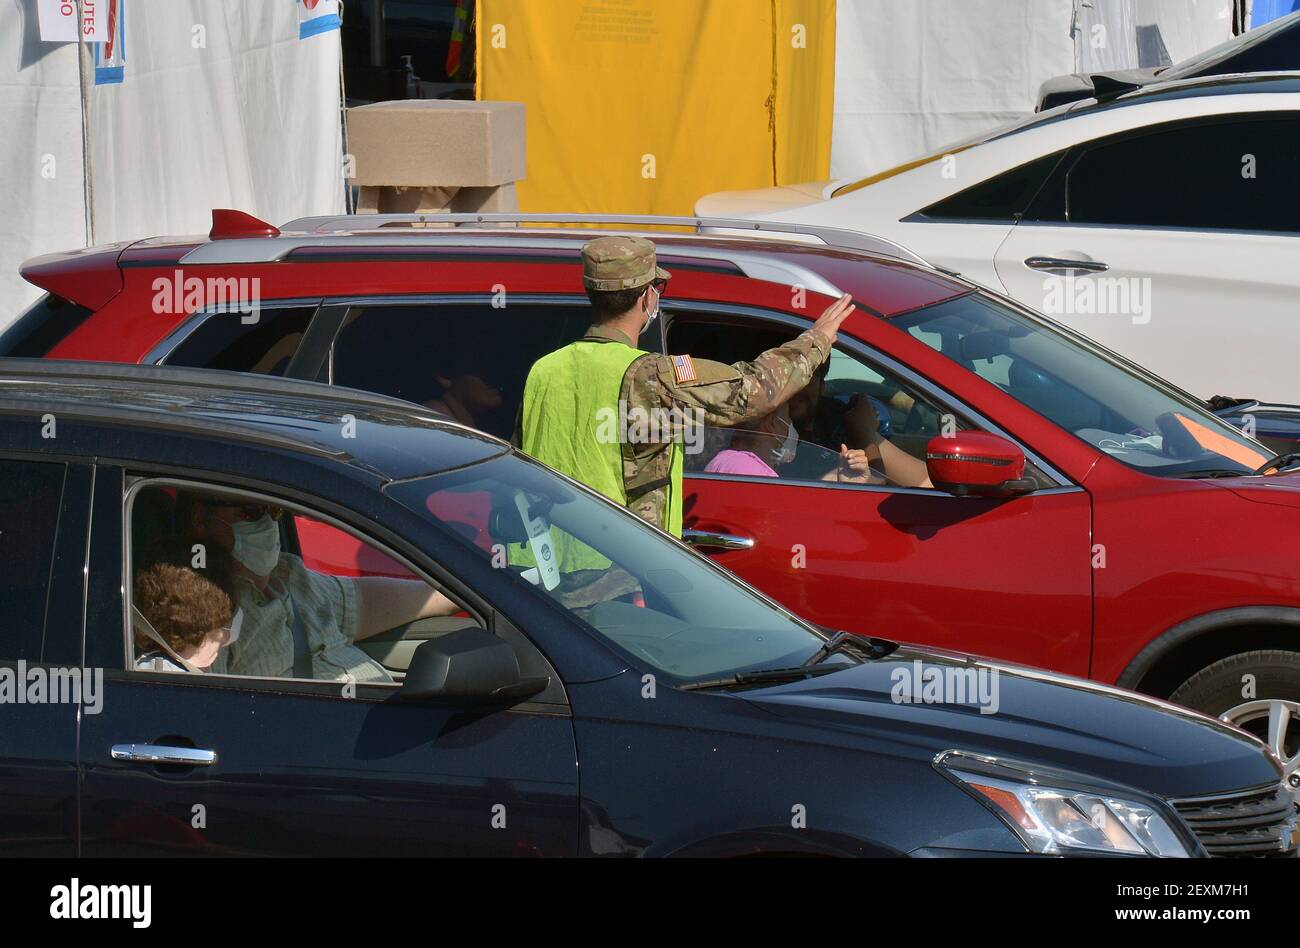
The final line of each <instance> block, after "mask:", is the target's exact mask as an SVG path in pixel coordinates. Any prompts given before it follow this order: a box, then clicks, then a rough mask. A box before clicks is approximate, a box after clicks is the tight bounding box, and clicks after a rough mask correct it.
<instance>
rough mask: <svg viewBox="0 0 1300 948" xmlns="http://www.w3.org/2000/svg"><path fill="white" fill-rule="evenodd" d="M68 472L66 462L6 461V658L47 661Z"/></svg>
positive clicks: (2, 587) (2, 476)
mask: <svg viewBox="0 0 1300 948" xmlns="http://www.w3.org/2000/svg"><path fill="white" fill-rule="evenodd" d="M65 471H66V467H65V466H64V465H62V464H47V463H41V462H34V461H0V602H3V603H4V622H3V625H0V661H15V660H17V659H26V660H28V661H34V662H39V661H42V660H43V655H42V653H43V640H44V633H45V610H46V607H47V605H48V601H49V588H50V571H51V568H52V563H53V557H54V542H55V535H56V533H57V531H58V525H59V510H60V506H61V500H62V495H63V478H64V474H65Z"/></svg>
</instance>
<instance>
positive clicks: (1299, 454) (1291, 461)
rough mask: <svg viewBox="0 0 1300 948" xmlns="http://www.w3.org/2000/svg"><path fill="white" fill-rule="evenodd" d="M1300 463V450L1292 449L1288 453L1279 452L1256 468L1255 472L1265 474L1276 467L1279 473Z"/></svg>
mask: <svg viewBox="0 0 1300 948" xmlns="http://www.w3.org/2000/svg"><path fill="white" fill-rule="evenodd" d="M1297 464H1300V451H1291V452H1289V453H1287V454H1279V455H1278V456H1277V457H1275V458H1273V460H1271V461H1268V462H1266V463H1265V464H1262V465H1260V466H1259V467H1257V468H1255V470H1254V471H1253V472H1252V473H1254V474H1264V473H1267V472H1268V471H1271V470H1274V469H1276V470H1277V472H1278V473H1279V474H1281V473H1282V471H1283V470H1285V469H1286V468H1288V467H1295V466H1296V465H1297Z"/></svg>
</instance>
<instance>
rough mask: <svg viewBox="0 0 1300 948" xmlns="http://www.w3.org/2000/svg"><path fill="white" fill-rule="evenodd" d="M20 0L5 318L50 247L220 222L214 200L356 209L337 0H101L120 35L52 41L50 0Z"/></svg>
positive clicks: (11, 72) (2, 152) (3, 113)
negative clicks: (329, 0)
mask: <svg viewBox="0 0 1300 948" xmlns="http://www.w3.org/2000/svg"><path fill="white" fill-rule="evenodd" d="M14 2H15V3H16V6H17V11H16V12H15V11H14V9H13V6H14V3H11V4H10V5H8V7H7V8H6V9H5V11H4V13H3V14H0V88H2V89H3V91H2V92H0V122H3V127H4V129H5V135H4V136H3V138H0V162H3V165H0V167H4V168H6V169H7V170H8V171H9V175H8V178H7V180H6V182H5V187H4V188H3V191H0V328H2V327H3V326H5V325H7V324H8V323H9V322H10V321H12V320H13V318H14V317H16V316H17V315H18V314H19V313H20V312H21V311H22V310H23V309H24V308H25V307H26V306H27V305H28V304H29V303H30V302H31V301H32V300H34V299H35V298H36V297H37V296H38V295H39V291H38V290H37V289H36V288H35V287H33V286H31V285H30V284H28V283H26V282H25V281H23V280H22V278H21V277H19V275H18V266H19V264H20V263H21V262H22V261H23V260H25V259H27V258H29V257H32V256H35V255H37V254H41V253H48V252H52V251H62V250H71V249H75V248H77V247H81V246H85V245H87V244H99V243H110V242H113V241H118V240H132V239H137V238H140V237H145V236H149V235H153V234H160V233H167V234H197V233H206V232H207V230H208V228H209V226H210V224H211V210H212V208H214V207H234V208H238V209H240V210H245V211H248V212H250V213H253V214H256V215H258V216H260V217H264V218H265V219H267V220H270V221H273V222H279V221H285V220H290V219H292V218H295V217H302V216H305V215H309V214H336V213H342V212H343V210H344V190H343V176H342V164H341V163H342V151H343V147H342V126H341V121H340V102H341V99H340V90H339V68H340V44H339V32H338V29H337V28H336V24H337V19H335V20H334V21H333V22H334V24H335V26H334V27H333V28H331V25H330V23H329V21H328V20H323V19H322V18H321V17H320V16H319V15H318V11H320V10H321V9H322V8H327V5H326V4H323V3H322V4H313V5H312V7H313V12H312V13H310V14H307V13H303V12H299V11H297V10H295V5H294V4H288V3H268V2H266V0H99V5H100V7H101V8H104V7H107V6H109V5H110V3H111V5H112V7H113V10H112V13H113V18H114V20H115V26H116V31H115V37H114V40H113V46H111V47H109V46H106V45H103V44H97V45H90V46H83V47H81V48H80V49H79V48H78V47H77V45H75V44H71V43H53V42H45V41H42V39H41V32H40V26H39V20H38V6H39V4H40V2H41V0H14ZM296 6H297V7H299V8H302V9H303V10H305V9H306V5H305V4H303V3H301V2H299V3H298V4H296ZM307 17H311V18H313V19H307ZM304 24H306V25H304ZM79 52H80V61H79ZM119 66H120V69H119V68H118V67H119ZM83 102H84V106H85V116H84V118H85V124H84V136H83V114H82V107H83Z"/></svg>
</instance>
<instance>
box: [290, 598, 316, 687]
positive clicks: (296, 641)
mask: <svg viewBox="0 0 1300 948" xmlns="http://www.w3.org/2000/svg"><path fill="white" fill-rule="evenodd" d="M284 601H285V603H286V604H287V605H288V606H289V627H290V629H291V630H292V632H293V677H294V678H307V679H311V678H314V677H315V675H313V674H312V667H311V644H310V642H308V640H307V628H306V626H304V625H303V622H302V616H300V615H299V614H298V607H297V606H296V605H295V604H294V601H293V596H292V595H291V594H290V592H289V590H287V589H286V590H285V591H284Z"/></svg>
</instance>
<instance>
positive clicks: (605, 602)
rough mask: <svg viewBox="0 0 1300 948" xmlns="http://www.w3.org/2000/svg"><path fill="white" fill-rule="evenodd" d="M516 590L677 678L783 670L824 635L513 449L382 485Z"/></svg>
mask: <svg viewBox="0 0 1300 948" xmlns="http://www.w3.org/2000/svg"><path fill="white" fill-rule="evenodd" d="M388 493H390V494H391V495H392V496H393V497H394V498H396V499H397V500H398V501H399V502H400V503H402V504H403V505H404V506H406V507H408V508H410V509H411V510H414V511H416V512H417V513H420V514H421V515H423V516H425V517H428V518H430V519H432V520H435V521H437V522H438V523H439V524H440V525H442V526H443V527H445V528H449V529H450V531H451V533H452V534H453V535H454V536H455V537H456V538H457V539H458V540H459V541H460V542H462V543H464V544H466V545H468V546H470V547H473V548H474V549H476V550H478V551H479V552H480V553H481V554H482V555H483V556H484V557H485V558H490V559H491V561H492V565H493V566H496V567H498V568H500V569H503V570H505V571H507V572H508V573H510V574H511V575H512V576H513V577H514V580H515V582H516V583H517V585H518V586H519V589H520V593H521V594H522V595H539V596H547V597H549V598H550V599H552V600H554V601H555V602H557V603H559V604H560V605H561V606H562V607H564V608H565V609H566V610H568V611H569V613H571V614H572V615H574V616H576V617H577V618H579V619H581V620H582V621H583V622H585V623H586V624H587V625H588V626H590V627H591V628H592V629H594V630H595V631H596V632H597V633H598V634H599V635H601V636H603V637H604V638H605V639H606V640H608V641H609V642H611V643H613V644H614V645H615V646H616V647H617V648H619V649H620V650H622V651H623V652H625V653H628V654H629V655H631V656H634V657H635V658H636V659H639V660H640V661H642V662H644V663H647V664H649V665H651V666H653V667H654V668H656V669H658V670H659V671H662V672H664V673H666V674H668V675H670V676H673V677H675V678H677V679H680V680H682V681H683V682H686V681H700V680H708V679H714V678H718V677H723V676H727V675H732V674H735V673H738V672H748V671H755V670H768V669H777V668H790V667H793V666H796V665H799V664H801V663H802V662H803V661H804V660H805V659H807V658H809V657H810V656H811V655H813V654H814V653H815V652H816V651H817V649H818V648H819V647H820V646H821V645H822V644H823V643H824V641H825V639H824V637H823V636H821V635H819V634H818V633H816V632H815V631H814V630H813V629H811V628H810V627H809V626H807V625H805V624H804V623H803V622H801V621H799V620H798V619H797V618H796V617H795V616H793V615H791V614H790V613H788V612H786V611H784V610H783V609H781V608H780V607H778V606H776V605H775V604H773V603H771V602H770V601H768V600H766V599H764V598H763V597H762V596H760V595H758V594H757V593H755V592H753V591H752V590H750V589H749V588H748V587H746V586H744V585H743V584H741V583H740V582H738V581H737V580H735V579H733V578H732V577H731V576H730V575H729V574H727V573H725V572H723V571H722V570H720V569H718V568H717V567H716V566H714V565H713V564H712V563H710V562H709V561H708V560H707V559H705V558H704V557H702V556H699V555H697V554H695V553H694V552H692V551H691V550H689V549H688V548H686V547H684V546H682V545H681V544H680V543H677V542H676V541H675V540H673V539H672V538H670V537H669V536H668V535H667V534H665V533H663V532H661V531H659V530H656V529H655V528H653V527H651V526H649V525H648V524H646V523H645V522H643V521H642V520H640V519H638V518H637V517H635V516H633V515H632V514H630V513H628V512H627V511H626V510H624V509H622V508H620V507H617V506H615V505H614V504H611V503H609V502H608V501H605V500H604V499H603V498H601V497H599V496H597V495H595V494H592V493H590V492H589V491H587V490H584V489H581V488H579V487H576V486H574V485H573V484H572V483H571V482H569V481H567V480H565V479H564V478H562V477H560V476H558V475H557V474H555V473H554V472H553V471H551V470H549V469H548V468H546V467H544V466H542V465H541V464H538V463H537V462H536V461H533V460H531V459H529V458H527V457H524V456H521V455H517V454H511V455H506V456H503V457H499V458H496V459H493V460H490V461H486V462H483V463H481V464H476V465H474V466H472V467H469V468H465V469H462V470H459V471H454V472H449V473H445V474H434V475H430V476H428V477H423V478H418V479H416V480H411V481H405V482H400V483H397V484H394V485H392V486H390V487H389V488H388Z"/></svg>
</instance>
